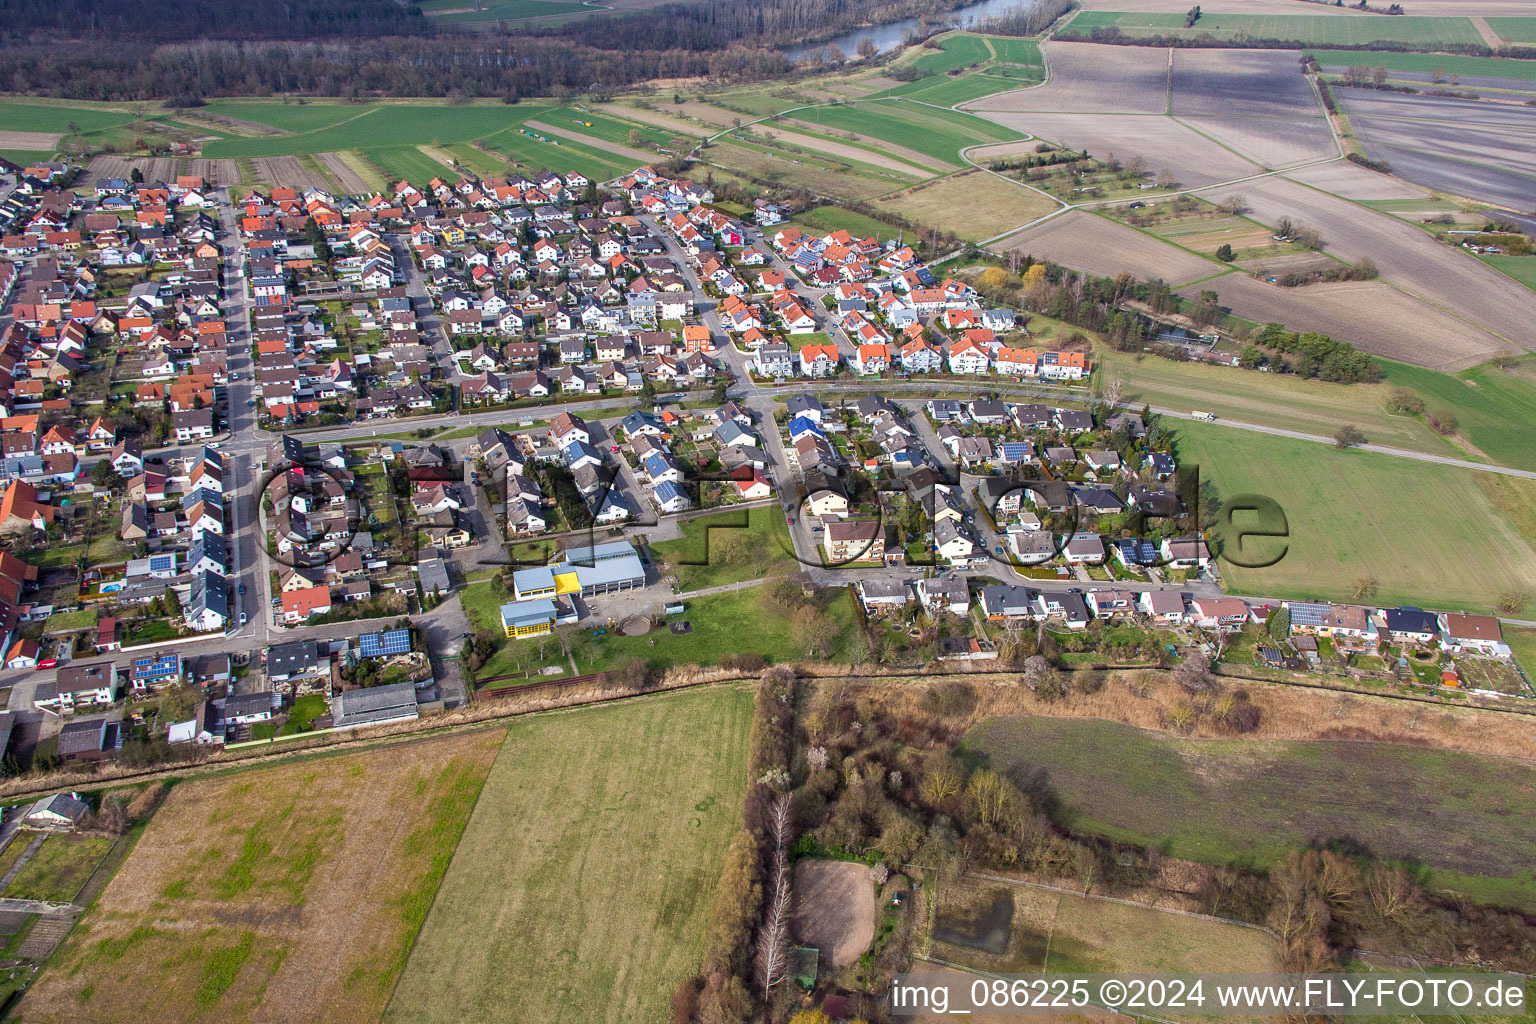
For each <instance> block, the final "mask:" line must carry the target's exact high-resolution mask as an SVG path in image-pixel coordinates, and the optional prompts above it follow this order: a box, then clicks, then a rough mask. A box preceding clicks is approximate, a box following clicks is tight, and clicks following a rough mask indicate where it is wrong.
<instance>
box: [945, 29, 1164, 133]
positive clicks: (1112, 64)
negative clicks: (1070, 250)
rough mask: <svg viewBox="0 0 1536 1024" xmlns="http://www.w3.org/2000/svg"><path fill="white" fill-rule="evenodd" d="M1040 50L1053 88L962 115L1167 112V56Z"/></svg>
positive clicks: (1064, 46) (1110, 49) (1149, 51)
mask: <svg viewBox="0 0 1536 1024" xmlns="http://www.w3.org/2000/svg"><path fill="white" fill-rule="evenodd" d="M1120 9H1121V8H1115V10H1120ZM1041 49H1042V51H1043V52H1044V54H1045V59H1046V60H1047V61H1048V62H1049V63H1050V65H1051V80H1050V81H1049V82H1047V83H1046V84H1044V85H1040V86H1034V87H1031V88H1028V89H1018V90H1016V91H1014V92H1004V93H997V94H994V95H992V96H983V97H982V98H981V99H978V100H972V101H971V102H970V103H962V104H961V105H960V107H961V109H962V110H973V111H977V112H980V111H1014V112H1020V111H1036V110H1038V111H1045V112H1054V111H1063V112H1070V113H1085V114H1104V113H1130V114H1161V113H1163V112H1164V111H1165V110H1166V109H1167V96H1168V51H1166V50H1159V49H1155V48H1153V47H1147V46H1108V45H1100V44H1098V43H1058V42H1049V43H1045V44H1043V46H1042V48H1041ZM1150 157H1151V154H1148V158H1149V159H1150Z"/></svg>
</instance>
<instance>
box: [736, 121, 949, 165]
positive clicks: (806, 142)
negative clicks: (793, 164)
mask: <svg viewBox="0 0 1536 1024" xmlns="http://www.w3.org/2000/svg"><path fill="white" fill-rule="evenodd" d="M750 132H751V133H752V134H754V135H762V136H765V137H766V138H770V139H773V140H774V141H776V142H782V143H784V144H785V145H787V146H798V147H799V148H801V149H808V150H810V151H811V152H812V153H822V154H825V155H826V156H830V157H836V158H837V159H839V160H849V161H853V162H856V163H865V164H869V165H870V166H871V167H878V168H880V169H881V170H885V171H894V172H895V173H897V174H904V175H907V176H908V177H912V178H924V177H927V176H928V175H926V174H924V172H923V170H922V168H919V167H913V166H912V165H911V164H909V163H905V162H903V161H901V160H897V159H895V158H893V157H888V156H882V155H881V154H879V153H875V152H872V151H870V150H867V149H860V148H859V147H858V146H850V145H848V144H846V143H842V142H831V141H829V140H827V139H822V138H817V137H816V136H814V135H804V134H801V133H800V132H792V131H787V130H786V129H784V128H780V127H779V126H778V125H776V124H755V125H753V126H752V127H751V129H750Z"/></svg>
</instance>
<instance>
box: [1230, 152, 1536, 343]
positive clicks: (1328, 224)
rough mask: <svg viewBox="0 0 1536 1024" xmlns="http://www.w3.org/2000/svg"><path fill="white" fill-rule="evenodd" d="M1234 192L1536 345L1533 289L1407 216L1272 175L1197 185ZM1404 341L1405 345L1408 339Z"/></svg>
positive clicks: (1491, 329)
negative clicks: (1399, 216) (1212, 185)
mask: <svg viewBox="0 0 1536 1024" xmlns="http://www.w3.org/2000/svg"><path fill="white" fill-rule="evenodd" d="M1235 194H1240V195H1242V196H1244V197H1245V198H1246V200H1247V205H1248V207H1249V210H1250V213H1249V214H1248V215H1249V216H1250V217H1252V218H1253V219H1254V220H1256V221H1259V222H1260V223H1263V224H1274V223H1276V222H1278V221H1279V220H1280V218H1281V217H1290V218H1291V219H1292V220H1294V221H1296V222H1298V223H1301V224H1306V225H1309V226H1310V227H1313V228H1316V229H1317V230H1318V231H1320V232H1321V233H1322V236H1323V238H1324V240H1325V241H1326V242H1327V246H1328V251H1329V252H1330V253H1332V254H1333V255H1335V256H1337V257H1339V258H1340V259H1343V260H1348V261H1350V262H1353V261H1355V260H1358V259H1360V258H1362V257H1366V256H1368V257H1370V258H1371V259H1373V260H1375V261H1376V265H1377V267H1379V268H1380V270H1381V276H1382V278H1383V279H1385V280H1386V281H1388V282H1390V283H1391V284H1393V285H1395V286H1397V287H1398V288H1400V289H1403V290H1404V291H1407V292H1408V293H1410V294H1412V295H1414V296H1417V297H1419V298H1422V299H1424V300H1425V301H1426V302H1427V303H1428V304H1429V305H1431V306H1438V307H1439V308H1440V309H1442V310H1453V311H1455V313H1457V314H1459V315H1460V317H1461V318H1464V319H1465V320H1466V321H1470V324H1471V325H1474V326H1476V327H1481V328H1483V329H1484V330H1486V331H1487V332H1488V333H1490V334H1493V335H1494V336H1496V337H1498V338H1501V339H1503V340H1504V341H1505V342H1506V343H1508V347H1509V348H1511V349H1513V348H1515V347H1516V345H1519V346H1523V347H1525V348H1528V349H1529V348H1536V333H1533V332H1532V331H1531V324H1532V323H1533V322H1536V293H1533V292H1532V291H1530V289H1528V288H1524V287H1521V285H1520V284H1519V283H1518V282H1515V281H1512V280H1510V279H1509V278H1507V277H1505V276H1504V275H1502V274H1500V273H1499V272H1498V271H1496V270H1494V269H1493V268H1492V267H1489V266H1487V265H1486V264H1483V263H1480V262H1479V261H1478V260H1476V259H1474V258H1473V257H1472V256H1469V255H1467V254H1465V253H1462V252H1459V251H1456V250H1453V249H1450V248H1448V247H1447V246H1444V245H1441V244H1440V243H1439V242H1437V241H1435V239H1433V238H1431V237H1430V236H1429V235H1428V234H1426V233H1425V232H1423V231H1421V230H1420V229H1418V228H1416V227H1414V226H1413V225H1412V224H1407V223H1404V222H1403V221H1401V220H1398V219H1397V218H1395V217H1391V216H1388V215H1386V214H1382V213H1377V212H1376V211H1374V210H1369V209H1366V208H1364V207H1361V206H1359V205H1357V204H1355V203H1351V202H1349V201H1347V200H1344V199H1340V198H1338V197H1337V196H1332V195H1329V194H1327V193H1326V192H1321V191H1319V190H1317V189H1315V188H1307V187H1305V186H1303V185H1298V184H1296V183H1295V182H1292V181H1287V180H1285V179H1283V178H1278V177H1271V178H1264V179H1261V180H1258V181H1245V182H1243V183H1241V184H1238V185H1232V186H1228V187H1225V188H1220V189H1212V190H1209V191H1208V192H1205V193H1202V195H1203V196H1204V197H1205V198H1207V199H1211V200H1220V199H1221V198H1222V197H1223V196H1227V195H1235ZM1309 291H1310V290H1309ZM1309 305H1310V304H1309ZM1411 322H1412V321H1411V320H1402V321H1399V324H1405V323H1411ZM1291 326H1293V327H1294V326H1296V325H1295V324H1292V325H1291ZM1462 329H1463V330H1466V329H1467V325H1463V328H1462ZM1399 333H1401V331H1400V330H1399ZM1398 344H1402V342H1399V343H1398ZM1407 344H1408V345H1409V346H1410V349H1411V347H1412V342H1411V340H1409V341H1408V342H1407ZM1427 347H1431V348H1433V347H1434V346H1427ZM1454 347H1456V346H1452V348H1454ZM1461 347H1462V348H1464V349H1466V350H1467V351H1468V352H1471V351H1473V350H1482V351H1485V352H1488V353H1489V354H1491V351H1495V350H1490V349H1489V348H1488V346H1487V345H1486V344H1485V343H1479V342H1477V341H1476V340H1470V339H1469V342H1468V343H1467V344H1466V345H1464V346H1461ZM1442 356H1443V357H1444V358H1441V357H1442ZM1455 358H1456V357H1455V355H1453V354H1452V352H1451V350H1450V349H1446V350H1445V351H1444V352H1434V351H1431V352H1428V353H1426V355H1425V356H1424V357H1421V358H1419V359H1414V360H1411V361H1413V362H1419V363H1423V364H1426V365H1437V366H1438V365H1442V364H1446V363H1448V362H1450V361H1452V360H1454V359H1455ZM1485 358H1486V356H1485Z"/></svg>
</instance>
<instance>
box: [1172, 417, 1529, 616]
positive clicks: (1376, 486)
mask: <svg viewBox="0 0 1536 1024" xmlns="http://www.w3.org/2000/svg"><path fill="white" fill-rule="evenodd" d="M1367 438H1368V439H1369V435H1367ZM1178 452H1179V458H1180V461H1181V463H1191V462H1193V463H1198V464H1199V466H1200V471H1201V475H1202V479H1209V480H1211V481H1213V482H1214V484H1215V487H1216V491H1217V493H1218V494H1219V495H1221V496H1223V497H1231V496H1232V495H1236V494H1250V493H1257V494H1263V495H1269V496H1271V497H1272V498H1274V499H1275V500H1276V501H1278V502H1279V503H1280V504H1281V506H1282V507H1283V508H1284V510H1285V514H1286V517H1287V519H1288V522H1289V530H1290V536H1289V540H1288V541H1287V542H1286V552H1285V556H1284V557H1283V558H1282V559H1281V560H1280V561H1279V562H1278V563H1277V564H1275V565H1273V566H1270V567H1268V568H1262V569H1244V568H1239V567H1237V566H1234V565H1231V564H1230V563H1227V562H1223V563H1222V566H1221V569H1222V574H1223V575H1224V577H1225V578H1226V582H1227V586H1228V589H1230V590H1231V591H1233V592H1235V593H1239V594H1255V595H1263V596H1265V597H1274V598H1297V599H1306V598H1318V599H1329V600H1351V599H1353V598H1355V597H1356V594H1355V592H1354V581H1355V580H1356V579H1357V578H1360V577H1371V578H1374V579H1375V580H1376V582H1377V586H1378V589H1377V592H1376V594H1375V596H1374V598H1373V600H1374V602H1375V603H1376V604H1379V605H1387V606H1390V605H1394V604H1400V603H1401V604H1413V605H1418V606H1420V607H1425V608H1465V609H1467V610H1469V611H1474V610H1475V611H1481V612H1487V611H1489V610H1491V608H1492V606H1493V604H1494V603H1495V602H1496V601H1497V600H1498V596H1499V595H1500V594H1504V593H1507V592H1513V593H1519V594H1523V595H1525V596H1526V598H1527V600H1528V603H1531V604H1536V550H1533V544H1536V536H1533V533H1532V529H1531V526H1530V524H1529V523H1528V522H1511V519H1510V518H1509V514H1510V513H1515V514H1518V509H1519V508H1521V507H1536V481H1530V480H1524V479H1519V478H1513V477H1504V476H1494V475H1492V474H1480V473H1477V472H1475V471H1472V470H1463V469H1457V468H1455V467H1451V466H1441V465H1435V464H1431V463H1424V462H1419V461H1410V460H1407V459H1403V458H1399V457H1395V456H1390V455H1379V454H1374V453H1371V452H1362V451H1338V450H1336V449H1334V448H1332V447H1331V446H1327V445H1322V444H1318V443H1316V442H1309V441H1297V440H1292V439H1289V438H1283V437H1271V436H1267V435H1261V434H1255V433H1251V432H1248V431H1236V430H1227V429H1223V428H1221V427H1219V426H1211V425H1206V424H1201V423H1192V422H1191V423H1180V424H1179V426H1178ZM1300 496H1304V498H1303V497H1300ZM1406 538H1411V542H1410V549H1409V553H1405V547H1404V543H1405V539H1406ZM1250 543H1252V542H1250ZM1259 543H1260V544H1262V545H1268V544H1270V543H1272V542H1268V541H1264V542H1259ZM1262 550H1263V551H1265V552H1272V551H1274V550H1276V549H1275V548H1274V547H1267V546H1266V547H1264V548H1263V549H1262Z"/></svg>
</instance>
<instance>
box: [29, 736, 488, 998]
mask: <svg viewBox="0 0 1536 1024" xmlns="http://www.w3.org/2000/svg"><path fill="white" fill-rule="evenodd" d="M502 736H503V731H502V730H501V729H498V728H490V729H483V730H477V731H474V732H460V733H456V734H455V735H454V736H452V737H451V738H445V739H433V740H421V741H415V742H410V743H405V744H395V745H391V746H388V747H386V748H379V749H374V750H370V751H365V752H362V753H356V754H344V755H339V756H335V757H320V758H306V759H297V760H294V761H290V762H288V763H286V764H283V765H280V766H277V767H270V768H256V769H251V770H249V771H234V772H229V773H227V774H223V775H220V776H216V777H211V778H206V779H200V780H197V781H188V782H182V783H180V784H178V785H177V786H176V787H175V789H174V790H172V792H171V794H170V796H169V797H168V798H167V799H166V801H165V803H164V804H163V805H162V806H161V808H160V809H159V811H157V812H156V814H155V816H154V818H152V819H151V821H150V823H149V825H148V827H147V828H146V829H145V831H144V834H143V835H142V836H141V837H140V838H139V840H138V843H137V845H136V846H135V847H134V850H133V852H132V853H131V854H130V855H129V857H128V860H127V861H126V862H125V863H124V864H123V866H122V868H121V869H120V870H119V871H118V873H117V875H116V876H115V877H114V878H113V880H112V881H111V883H110V884H109V885H108V886H107V887H106V889H105V890H104V891H103V892H102V894H101V896H100V897H99V898H98V899H97V901H96V903H95V904H94V905H93V906H92V908H91V909H90V910H89V911H88V912H87V913H86V914H85V916H83V917H82V918H81V919H80V921H79V923H78V924H77V925H76V926H75V929H74V931H73V932H71V934H70V936H69V938H68V939H67V940H66V941H65V944H64V945H63V946H62V947H61V948H60V950H59V951H58V952H57V953H56V954H55V955H54V958H53V960H52V961H51V962H50V965H49V968H48V970H47V971H45V973H44V974H43V976H42V977H41V978H40V979H39V981H38V982H37V984H36V985H35V986H34V987H33V988H32V990H31V991H30V992H28V994H27V996H26V999H25V1001H24V1003H23V1005H22V1007H21V1016H22V1018H23V1019H25V1020H28V1021H72V1022H80V1021H102V1022H113V1024H115V1022H118V1021H122V1020H125V1019H130V1018H131V1019H134V1020H138V1021H144V1022H146V1024H152V1022H155V1021H167V1022H181V1021H186V1020H190V1019H194V1018H195V1017H198V1016H201V1015H208V1016H210V1017H217V1018H218V1019H220V1020H228V1021H243V1020H284V1021H325V1022H327V1024H331V1022H339V1024H346V1022H357V1024H365V1022H372V1021H376V1020H377V1019H378V1018H379V1015H380V1014H381V1013H382V1012H383V1009H384V1006H385V1003H386V1002H387V1000H388V999H389V995H390V992H391V991H392V990H393V988H394V986H395V981H396V979H397V978H398V977H399V974H400V971H401V968H402V967H403V966H404V964H405V960H406V957H407V955H408V953H409V951H410V949H411V947H412V945H413V943H414V941H415V938H416V934H417V932H418V930H419V929H420V927H421V924H422V921H423V920H424V919H425V917H426V914H427V910H428V908H429V907H430V906H431V904H432V900H433V896H434V894H435V893H436V892H437V889H438V885H439V883H440V881H441V880H442V877H443V873H444V872H445V870H446V869H447V865H448V861H449V859H450V858H451V857H452V856H453V851H454V848H455V846H456V845H457V844H458V840H459V836H460V833H461V832H462V831H463V828H464V825H465V823H466V822H467V821H468V820H469V817H470V811H471V810H472V809H473V808H474V806H475V801H476V799H477V797H478V795H479V793H480V787H481V783H482V782H483V781H484V779H485V775H486V772H487V771H489V770H490V767H491V762H492V760H493V759H494V757H495V755H496V751H497V748H498V746H499V744H500V742H501V739H502ZM146 991H149V992H154V993H156V996H155V998H154V999H148V1000H147V999H146V998H145V996H144V993H145V992H146Z"/></svg>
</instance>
